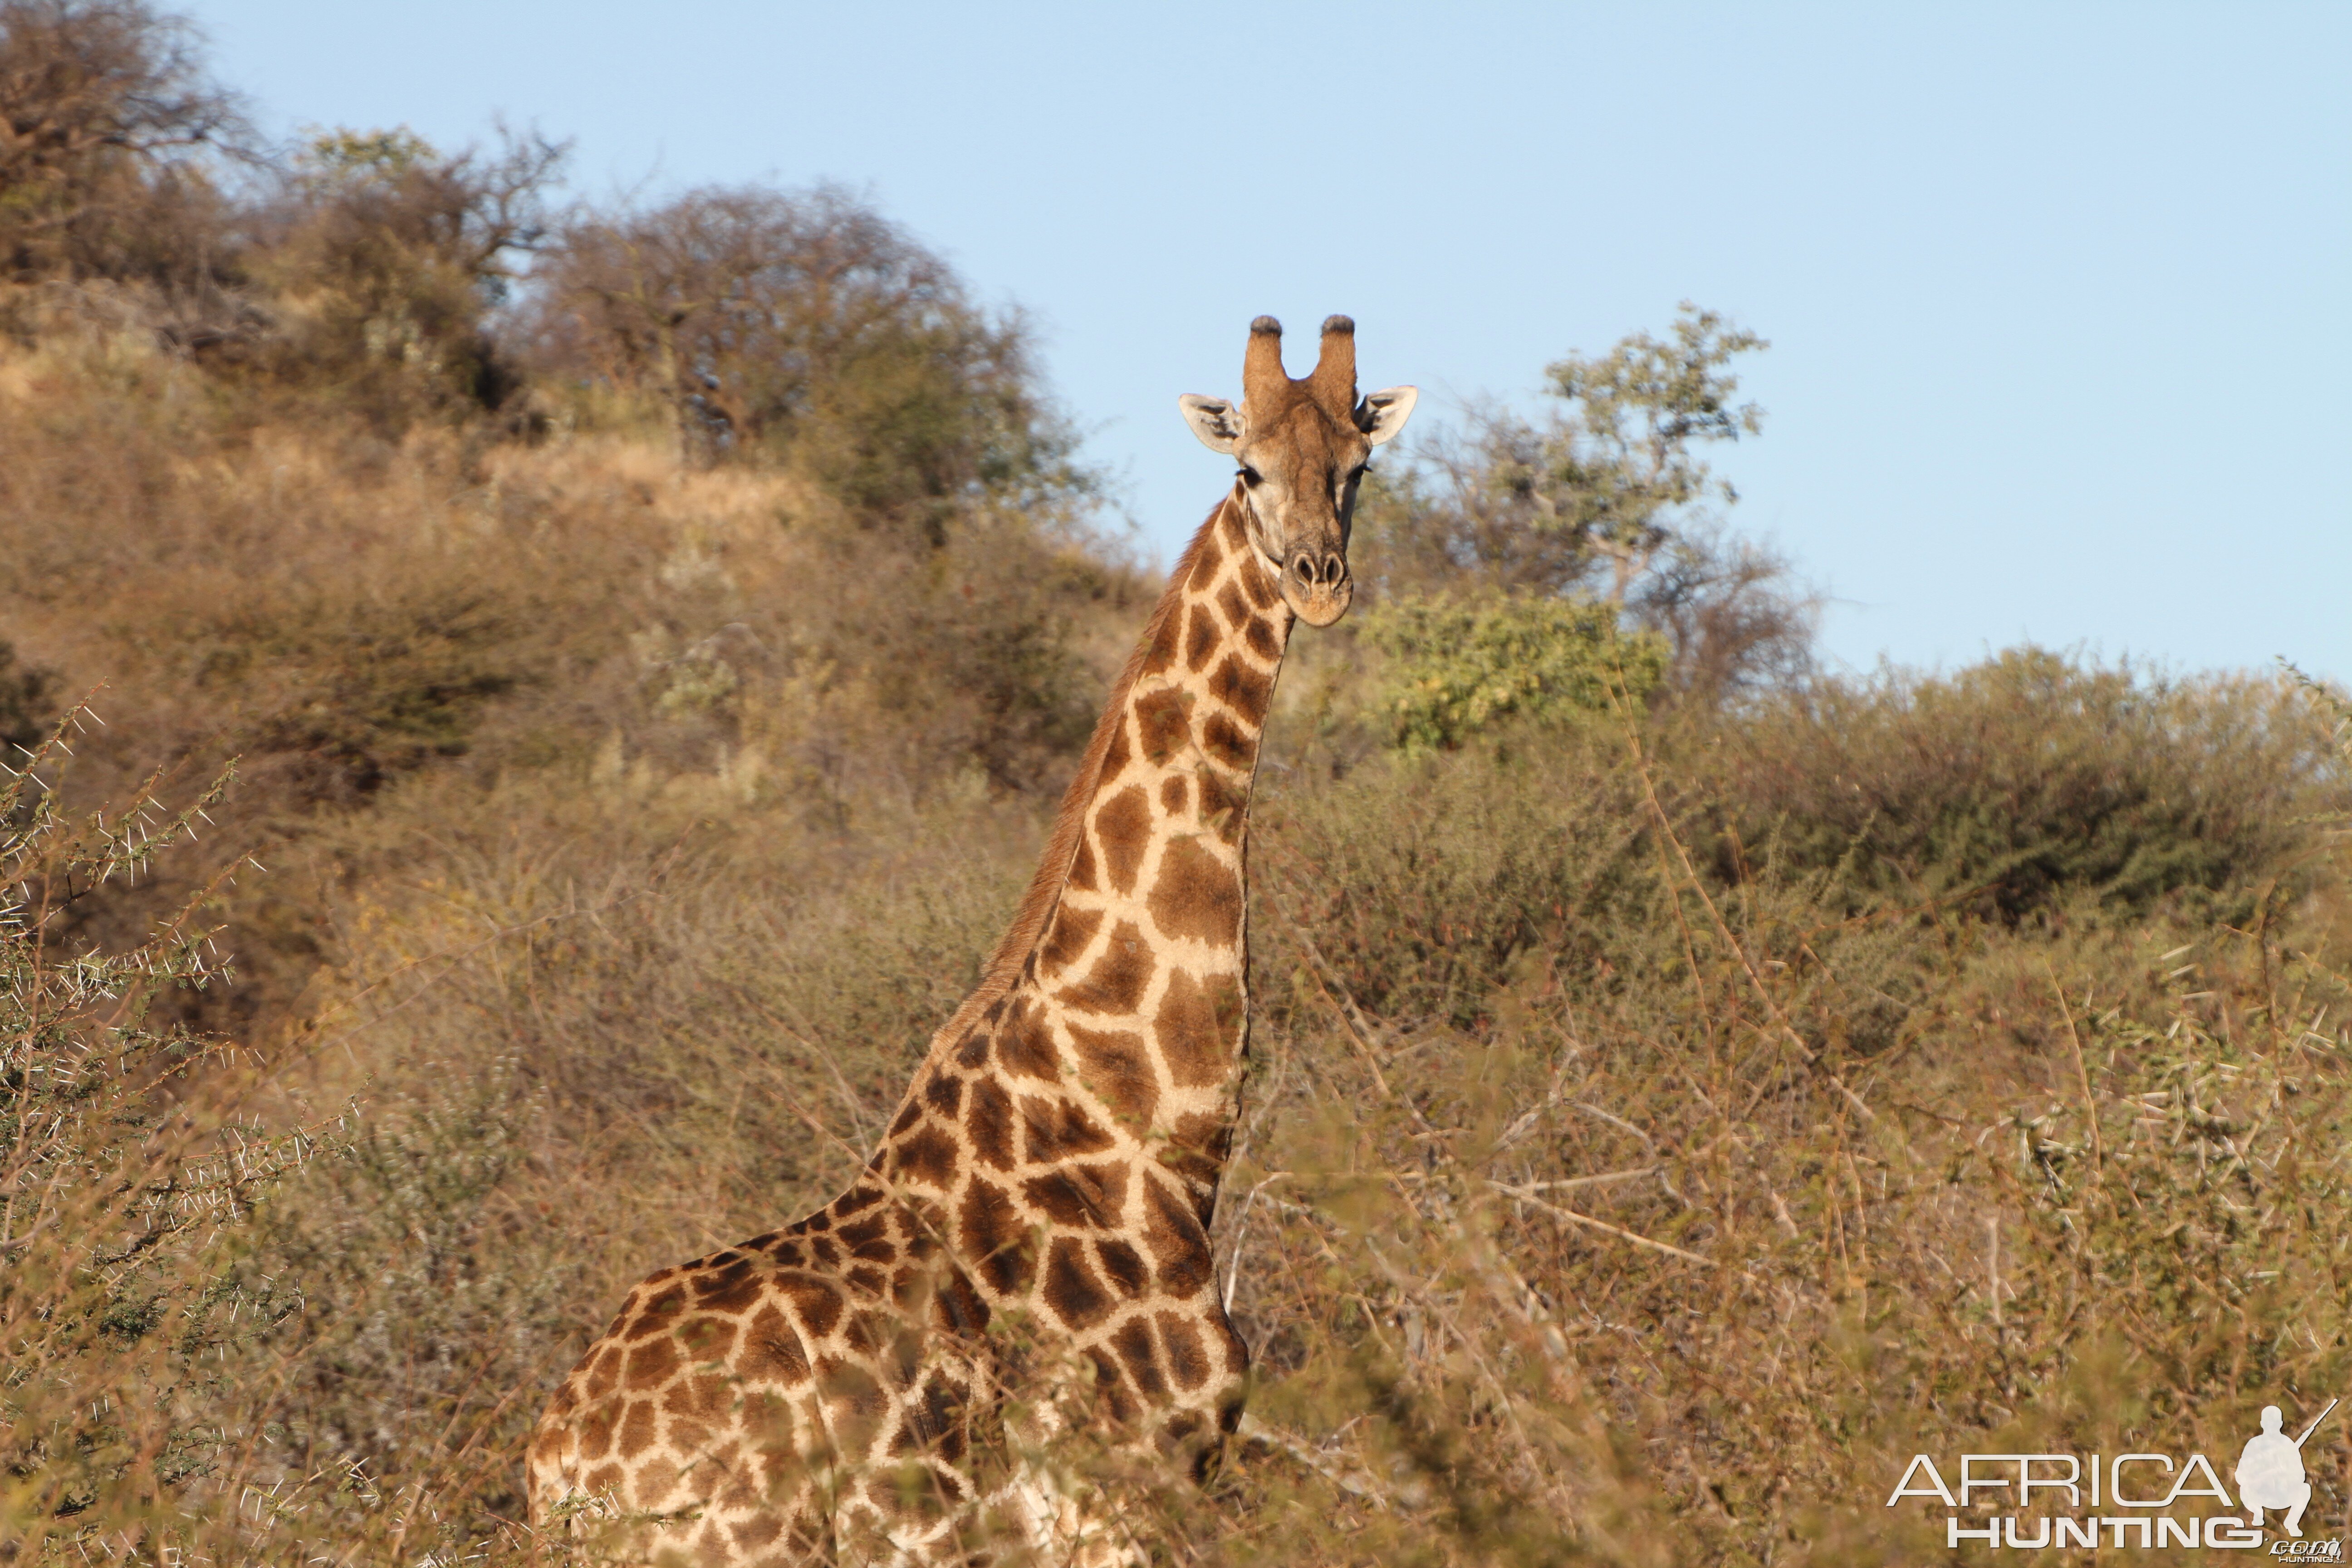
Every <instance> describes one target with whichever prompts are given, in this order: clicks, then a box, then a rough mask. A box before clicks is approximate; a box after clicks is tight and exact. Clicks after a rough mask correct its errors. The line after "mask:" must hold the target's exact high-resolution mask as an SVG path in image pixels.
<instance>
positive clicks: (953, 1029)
mask: <svg viewBox="0 0 2352 1568" xmlns="http://www.w3.org/2000/svg"><path fill="white" fill-rule="evenodd" d="M1231 504H1233V498H1232V497H1231V496H1227V497H1225V498H1223V499H1222V500H1219V501H1218V502H1217V504H1216V505H1215V506H1213V507H1211V508H1210V509H1209V515H1208V518H1207V519H1206V520H1205V521H1202V524H1201V526H1200V529H1199V530H1198V531H1196V532H1195V533H1194V534H1193V535H1192V542H1191V543H1190V544H1188V545H1186V546H1185V547H1184V553H1183V554H1182V555H1181V556H1179V557H1177V560H1176V567H1175V570H1173V571H1172V572H1171V573H1170V574H1168V586H1167V588H1166V589H1165V590H1164V591H1163V592H1162V593H1161V594H1160V603H1159V604H1158V605H1155V606H1154V607H1153V609H1152V611H1151V618H1150V620H1148V621H1146V622H1144V624H1143V635H1142V636H1141V637H1138V638H1137V639H1136V641H1135V647H1134V649H1133V650H1132V651H1131V652H1129V654H1128V656H1127V664H1126V666H1125V667H1124V668H1121V669H1120V670H1119V672H1118V679H1116V680H1114V681H1112V682H1111V687H1110V699H1109V700H1108V702H1106V703H1105V704H1104V705H1103V714H1102V718H1101V719H1100V720H1098V721H1097V722H1096V724H1095V732H1094V737H1093V738H1092V739H1091V740H1089V741H1088V742H1087V749H1086V752H1085V754H1084V755H1083V756H1081V757H1080V758H1079V759H1078V772H1077V776H1076V777H1075V778H1073V779H1071V780H1070V787H1069V788H1068V789H1067V790H1066V791H1064V792H1063V795H1062V805H1061V809H1060V810H1059V811H1057V812H1055V816H1054V826H1053V831H1052V832H1051V833H1050V834H1048V835H1047V837H1046V839H1045V857H1044V858H1042V859H1040V860H1039V861H1038V863H1037V874H1036V875H1035V876H1034V877H1032V878H1031V879H1029V890H1028V891H1027V892H1026V893H1024V894H1023V895H1022V897H1021V907H1020V909H1019V910H1017V911H1016V912H1015V913H1014V914H1013V924H1012V925H1011V926H1009V927H1007V928H1006V930H1005V932H1004V935H1003V938H1002V939H1000V940H999V941H998V942H997V944H996V951H995V952H992V953H991V954H990V955H989V960H988V966H987V968H985V969H984V970H982V972H981V981H980V985H979V987H978V988H977V989H975V990H974V991H973V992H972V994H971V995H969V996H967V997H965V998H964V999H963V1004H962V1005H961V1006H959V1007H958V1008H957V1009H956V1010H955V1012H954V1014H953V1015H952V1016H950V1017H949V1019H948V1021H947V1022H946V1023H944V1024H942V1025H940V1027H939V1030H938V1032H937V1033H936V1034H934V1035H933V1036H932V1037H931V1040H932V1043H933V1045H934V1046H936V1045H938V1044H939V1043H940V1042H941V1041H953V1040H955V1039H957V1038H958V1037H961V1035H962V1033H963V1032H964V1030H966V1029H967V1028H969V1027H971V1021H972V1020H973V1019H974V1018H976V1017H977V1016H979V1015H980V1013H981V1012H982V1009H984V1008H986V1007H987V1005H989V1004H990V1003H991V1002H993V1001H995V1000H996V999H997V998H998V997H1000V996H1002V995H1003V994H1005V993H1006V992H1007V991H1010V990H1011V989H1012V988H1013V982H1014V981H1016V980H1018V979H1019V978H1020V977H1021V966H1022V963H1023V961H1024V960H1025V959H1027V958H1028V956H1029V952H1030V950H1031V949H1033V948H1034V947H1035V946H1036V945H1037V939H1038V936H1039V935H1040V934H1041V933H1042V932H1043V931H1045V922H1046V921H1049V920H1051V919H1052V918H1053V915H1054V906H1055V904H1056V903H1058V902H1059V901H1060V899H1061V893H1062V884H1063V883H1064V882H1065V881H1066V880H1067V879H1068V877H1069V874H1070V866H1071V863H1072V862H1073V861H1074V860H1076V858H1077V853H1078V840H1079V838H1080V837H1082V836H1083V835H1084V833H1085V831H1086V821H1087V802H1089V801H1091V800H1092V799H1094V795H1095V788H1096V786H1097V784H1100V783H1101V782H1102V764H1103V755H1104V753H1106V752H1108V751H1109V750H1110V742H1111V737H1112V736H1113V735H1115V734H1117V733H1118V730H1119V727H1120V726H1121V725H1123V724H1125V723H1126V722H1127V696H1128V692H1129V690H1130V689H1132V688H1133V687H1134V685H1135V678H1136V676H1137V675H1138V673H1139V672H1140V671H1141V669H1142V668H1143V658H1144V655H1145V654H1146V653H1148V652H1150V649H1151V647H1153V645H1154V644H1156V643H1157V642H1158V641H1159V640H1160V632H1161V631H1162V630H1163V629H1164V628H1165V627H1166V626H1167V624H1168V621H1169V619H1170V617H1171V616H1174V615H1175V614H1176V612H1177V610H1178V608H1179V607H1180V606H1181V605H1182V603H1183V595H1184V585H1185V584H1186V583H1188V582H1190V581H1191V580H1192V566H1193V563H1194V561H1195V560H1196V559H1197V558H1198V557H1199V555H1200V553H1201V543H1202V541H1203V540H1205V539H1207V538H1208V537H1209V535H1210V534H1211V533H1212V532H1213V531H1215V529H1216V526H1217V520H1218V519H1219V518H1220V517H1222V516H1223V515H1224V510H1225V508H1226V507H1228V506H1230V505H1231Z"/></svg>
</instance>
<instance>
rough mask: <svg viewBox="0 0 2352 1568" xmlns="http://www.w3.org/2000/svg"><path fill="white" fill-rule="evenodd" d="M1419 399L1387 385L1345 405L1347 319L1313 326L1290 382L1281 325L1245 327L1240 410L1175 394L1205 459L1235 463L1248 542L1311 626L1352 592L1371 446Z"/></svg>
mask: <svg viewBox="0 0 2352 1568" xmlns="http://www.w3.org/2000/svg"><path fill="white" fill-rule="evenodd" d="M1417 396H1419V394H1418V393H1416V392H1415V391H1414V390H1413V389H1412V387H1410V386H1391V387H1390V388H1389V389H1388V390H1387V391H1385V392H1375V393H1373V394H1371V395H1370V396H1368V397H1365V398H1364V399H1362V400H1361V401H1358V400H1357V397H1356V323H1355V322H1353V321H1349V319H1348V318H1347V317H1345V316H1333V317H1332V318H1330V319H1329V320H1328V321H1325V322H1324V323H1323V355H1322V357H1321V358H1320V359H1318V361H1317V362H1316V364H1315V369H1314V372H1313V373H1312V374H1309V375H1308V376H1307V378H1306V379H1305V380H1303V381H1293V380H1291V379H1290V376H1289V374H1287V373H1286V372H1285V371H1284V369H1283V368H1282V323H1281V322H1279V321H1276V320H1275V319H1274V318H1273V317H1272V316H1260V317H1259V318H1258V319H1257V320H1256V321H1252V322H1251V323H1250V341H1249V352H1248V353H1246V354H1244V356H1243V359H1242V401H1241V405H1240V406H1239V407H1236V406H1234V405H1233V404H1231V403H1228V402H1226V401H1225V400H1224V399H1223V398H1222V397H1200V396H1196V395H1191V394H1187V395H1185V396H1183V397H1181V398H1178V399H1177V400H1176V401H1177V405H1178V406H1179V407H1181V408H1182V409H1183V411H1184V419H1185V423H1187V424H1189V425H1191V426H1192V434H1194V435H1195V436H1198V437H1200V438H1201V444H1202V446H1204V447H1208V448H1209V450H1211V451H1212V452H1223V453H1224V454H1226V455H1227V456H1228V457H1231V458H1234V460H1235V461H1237V462H1239V463H1240V464H1241V469H1242V471H1241V486H1242V500H1243V512H1244V517H1245V518H1246V520H1247V522H1248V525H1249V535H1250V542H1252V543H1253V544H1255V545H1256V546H1257V548H1258V550H1259V552H1261V553H1262V554H1264V555H1265V559H1266V562H1267V563H1268V565H1269V566H1270V568H1271V569H1272V570H1273V572H1274V574H1275V575H1276V578H1277V579H1278V580H1279V581H1280V582H1281V584H1282V596H1283V597H1284V598H1285V599H1286V600H1287V601H1289V604H1290V607H1291V608H1292V609H1293V610H1295V611H1297V614H1298V618H1299V619H1300V620H1302V621H1305V622H1306V623H1307V625H1308V626H1329V625H1330V624H1331V623H1332V622H1334V621H1336V620H1338V619H1339V617H1340V616H1344V615H1346V614H1347V613H1348V603H1349V600H1350V599H1351V598H1353V597H1354V596H1355V588H1354V585H1353V584H1351V583H1350V582H1349V577H1348V524H1349V520H1350V518H1351V516H1352V514H1353V513H1354V511H1355V510H1356V486H1357V483H1358V481H1360V479H1362V478H1363V477H1364V466H1365V464H1366V463H1367V462H1368V461H1369V460H1370V458H1371V455H1372V448H1373V447H1377V446H1379V445H1380V444H1381V442H1383V441H1386V440H1388V439H1389V438H1390V437H1392V436H1394V435H1395V434H1396V433H1397V432H1398V431H1400V430H1402V429H1403V428H1404V422H1405V420H1406V419H1407V418H1408V417H1409V416H1411V415H1412V405H1413V400H1414V398H1416V397H1417Z"/></svg>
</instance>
